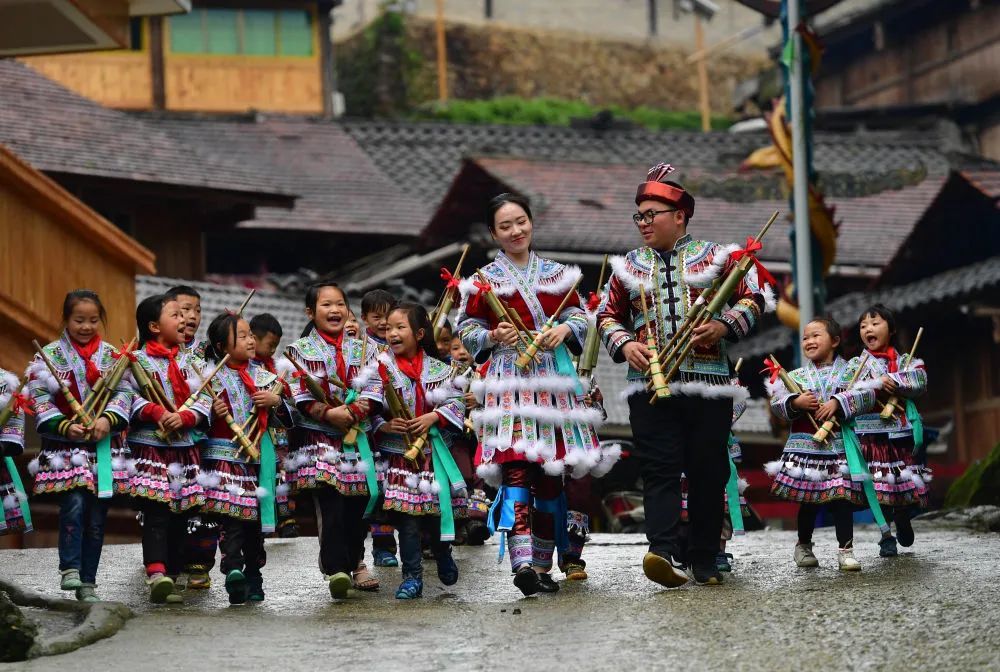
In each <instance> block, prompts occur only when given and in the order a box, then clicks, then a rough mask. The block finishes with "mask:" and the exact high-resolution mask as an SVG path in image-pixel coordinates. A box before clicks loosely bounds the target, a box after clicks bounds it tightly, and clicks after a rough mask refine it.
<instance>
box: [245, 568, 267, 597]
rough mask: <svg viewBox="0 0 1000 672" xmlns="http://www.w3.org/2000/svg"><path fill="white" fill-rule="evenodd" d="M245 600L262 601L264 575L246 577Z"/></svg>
mask: <svg viewBox="0 0 1000 672" xmlns="http://www.w3.org/2000/svg"><path fill="white" fill-rule="evenodd" d="M247 601H249V602H263V601H264V577H263V576H260V575H259V574H258V575H257V576H248V577H247Z"/></svg>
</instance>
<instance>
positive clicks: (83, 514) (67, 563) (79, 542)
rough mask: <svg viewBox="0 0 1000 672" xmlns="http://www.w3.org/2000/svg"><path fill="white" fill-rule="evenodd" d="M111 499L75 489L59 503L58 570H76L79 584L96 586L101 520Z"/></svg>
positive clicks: (101, 533) (104, 518)
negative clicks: (100, 497)
mask: <svg viewBox="0 0 1000 672" xmlns="http://www.w3.org/2000/svg"><path fill="white" fill-rule="evenodd" d="M110 504H111V499H110V498H108V499H98V498H97V496H95V495H94V494H92V493H91V492H88V491H87V490H84V489H82V488H76V489H74V490H70V491H69V492H67V493H66V494H64V495H63V496H62V499H61V500H60V502H59V570H60V571H63V570H66V569H76V570H79V572H80V580H81V581H82V582H83V583H94V584H96V583H97V566H98V565H99V564H100V562H101V548H102V547H103V546H104V521H105V520H106V519H107V517H108V506H109V505H110Z"/></svg>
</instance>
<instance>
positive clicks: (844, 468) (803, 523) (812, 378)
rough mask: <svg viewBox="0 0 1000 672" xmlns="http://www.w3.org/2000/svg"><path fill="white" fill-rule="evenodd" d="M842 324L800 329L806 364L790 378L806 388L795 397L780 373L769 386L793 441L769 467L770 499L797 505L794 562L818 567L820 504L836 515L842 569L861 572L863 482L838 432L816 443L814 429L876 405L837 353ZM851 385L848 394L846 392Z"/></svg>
mask: <svg viewBox="0 0 1000 672" xmlns="http://www.w3.org/2000/svg"><path fill="white" fill-rule="evenodd" d="M840 332H841V330H840V325H839V324H837V323H836V322H834V321H833V320H832V319H830V318H817V319H815V320H813V321H811V322H809V324H807V325H806V326H805V329H804V330H803V332H802V352H803V354H804V355H805V356H806V358H807V360H808V361H807V362H806V365H805V366H803V367H801V368H799V369H795V370H794V371H791V372H790V373H789V376H791V378H792V380H794V381H795V382H796V383H798V385H799V387H801V388H802V390H803V393H802V394H794V393H792V392H790V391H789V390H788V388H786V387H785V385H784V383H782V382H781V380H780V379H778V378H777V377H775V376H772V379H771V380H769V381H767V386H768V392H769V394H770V396H771V410H772V411H774V413H775V414H776V415H778V416H779V417H781V418H784V419H785V420H788V421H789V422H790V423H791V429H790V430H789V434H788V441H787V442H786V443H785V448H784V452H782V454H781V458H780V459H778V460H776V461H774V462H770V463H768V464H767V465H765V468H766V470H767V472H768V474H770V475H771V476H772V477H773V478H774V483H773V484H772V485H771V494H772V495H774V496H776V497H779V498H781V499H786V500H788V501H792V502H798V503H799V513H798V534H799V541H798V544H796V545H795V552H794V558H795V564H796V565H798V566H799V567H817V566H819V561H818V560H817V559H816V555H815V554H814V553H813V541H812V537H813V530H814V529H815V527H816V516H817V514H818V513H819V509H820V507H822V506H825V507H827V509H828V510H829V511H830V512H831V514H832V516H833V521H834V526H835V528H836V532H837V543H838V545H839V547H840V552H839V554H838V564H839V566H840V569H841V570H843V571H858V570H860V569H861V565H860V564H859V563H858V561H857V560H856V559H855V558H854V520H853V510H854V507H855V506H860V505H863V504H864V502H865V500H864V495H863V492H862V488H861V485H860V484H859V483H857V482H855V481H852V479H851V472H850V468H849V467H848V460H847V457H846V454H845V452H844V451H845V449H844V444H843V438H842V435H841V432H840V431H839V430H838V431H835V432H831V433H830V435H829V438H828V441H827V442H826V443H819V442H817V441H816V440H815V439H814V438H813V432H815V431H816V425H815V424H813V423H812V421H811V420H810V419H809V416H810V415H811V416H812V417H813V418H814V419H815V421H816V423H818V424H820V425H822V424H823V423H824V422H826V421H827V420H830V419H831V418H834V417H836V418H839V419H840V421H841V422H843V421H845V420H848V419H850V418H852V417H854V416H856V415H859V414H861V413H865V412H866V411H868V410H870V409H871V408H872V407H873V406H874V405H875V393H874V392H873V391H872V390H871V388H870V387H867V388H866V387H865V386H863V385H862V386H859V385H857V384H855V385H854V386H851V380H852V379H853V377H854V373H855V371H856V370H857V365H856V363H848V362H846V361H845V360H844V359H843V358H842V357H840V355H839V354H838V349H839V346H840ZM849 387H850V389H848V388H849Z"/></svg>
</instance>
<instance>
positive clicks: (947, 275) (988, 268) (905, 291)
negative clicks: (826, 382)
mask: <svg viewBox="0 0 1000 672" xmlns="http://www.w3.org/2000/svg"><path fill="white" fill-rule="evenodd" d="M998 289H1000V256H996V257H991V258H990V259H986V260H985V261H980V262H978V263H975V264H970V265H968V266H964V267H962V268H957V269H954V270H951V271H946V272H944V273H940V274H938V275H935V276H932V277H930V278H926V279H923V280H919V281H917V282H913V283H910V284H907V285H902V286H899V287H887V288H885V289H880V290H878V291H873V292H853V293H851V294H847V295H845V296H842V297H840V298H839V299H837V300H835V301H831V302H830V304H829V306H828V307H827V312H829V313H830V314H831V315H832V316H833V318H834V319H835V320H837V321H838V322H840V323H841V324H843V325H847V324H852V323H853V322H854V321H855V320H857V319H858V315H859V314H860V313H861V311H862V310H864V309H865V308H866V307H867V306H870V305H871V304H873V303H884V304H885V305H887V306H889V307H890V308H893V309H894V310H896V311H898V312H900V313H907V312H910V311H914V310H918V309H919V310H921V311H927V310H930V309H933V308H934V307H937V306H940V305H941V304H944V303H954V302H955V301H958V300H963V299H968V298H974V297H976V296H980V295H990V296H995V295H996V292H997V291H998ZM952 309H953V310H954V309H957V308H956V307H955V306H952ZM793 338H794V334H793V332H792V330H790V329H788V328H786V327H774V328H771V329H767V330H765V331H764V332H762V333H760V334H758V335H756V336H753V337H751V338H748V339H747V340H745V341H741V342H740V343H737V344H735V345H734V346H732V348H730V354H731V356H733V357H746V358H750V357H754V356H760V355H766V354H767V353H772V352H777V351H779V350H781V349H783V348H788V347H791V346H792V344H793V342H794V341H793Z"/></svg>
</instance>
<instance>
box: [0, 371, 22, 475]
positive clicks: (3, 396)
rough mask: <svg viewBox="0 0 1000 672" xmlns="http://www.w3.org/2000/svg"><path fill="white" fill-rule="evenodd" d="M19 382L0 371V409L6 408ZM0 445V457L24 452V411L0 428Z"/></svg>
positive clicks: (6, 372)
mask: <svg viewBox="0 0 1000 672" xmlns="http://www.w3.org/2000/svg"><path fill="white" fill-rule="evenodd" d="M19 382H20V381H19V380H18V379H17V376H15V375H14V374H12V373H10V372H9V371H5V370H4V369H0V409H4V408H7V405H8V404H9V403H10V398H11V395H13V394H14V393H15V392H17V386H18V384H19ZM0 444H2V445H0V457H14V456H15V455H20V454H21V453H22V452H24V411H18V412H17V413H13V414H11V416H10V419H9V420H8V421H7V424H5V425H4V426H3V427H0Z"/></svg>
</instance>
